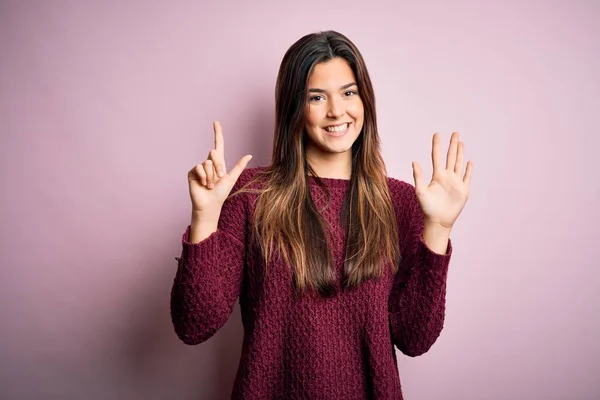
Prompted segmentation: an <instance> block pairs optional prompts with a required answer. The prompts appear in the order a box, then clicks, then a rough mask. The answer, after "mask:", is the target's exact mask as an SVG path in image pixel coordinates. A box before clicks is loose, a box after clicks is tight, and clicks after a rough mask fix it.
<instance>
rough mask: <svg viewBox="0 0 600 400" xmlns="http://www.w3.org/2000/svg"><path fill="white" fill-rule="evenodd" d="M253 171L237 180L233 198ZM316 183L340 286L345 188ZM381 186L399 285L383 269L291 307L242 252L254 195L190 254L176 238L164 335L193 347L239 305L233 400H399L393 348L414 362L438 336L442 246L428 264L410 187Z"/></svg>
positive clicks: (279, 281) (272, 278)
mask: <svg viewBox="0 0 600 400" xmlns="http://www.w3.org/2000/svg"><path fill="white" fill-rule="evenodd" d="M258 170H259V169H258V168H253V169H247V170H245V171H244V172H243V173H242V175H241V177H240V179H239V180H238V182H237V183H236V186H235V187H234V189H233V190H234V191H235V190H236V189H237V188H239V187H240V185H244V184H245V183H247V182H248V181H249V180H250V179H251V178H252V177H253V176H254V174H256V172H257V171H258ZM310 179H311V184H310V188H311V194H312V196H313V199H314V201H315V204H316V206H317V209H323V208H324V206H325V205H326V202H327V196H326V195H325V192H324V191H323V189H322V188H320V187H319V186H317V185H316V183H315V182H314V181H313V180H312V178H310ZM323 182H324V183H325V184H326V186H327V187H328V189H329V191H330V193H331V200H330V204H329V205H328V206H327V207H326V208H325V210H324V212H323V217H324V219H325V220H326V221H327V223H328V224H329V225H330V228H331V230H332V232H333V235H332V237H333V238H334V241H333V242H332V243H331V245H332V250H333V253H332V254H333V256H334V257H335V260H336V268H337V271H338V276H339V275H340V272H341V271H342V259H341V257H340V254H343V247H344V246H343V244H344V236H345V233H344V232H343V230H342V229H341V221H340V211H341V208H342V202H343V199H344V194H345V192H346V191H347V189H348V185H349V181H348V180H343V179H323ZM388 185H389V188H390V193H391V196H392V202H393V206H394V210H395V214H396V219H397V221H396V222H397V224H398V230H399V239H400V243H399V246H400V251H401V256H402V261H401V262H400V269H399V271H398V273H396V274H395V275H394V274H393V273H392V272H391V271H390V270H389V269H387V272H386V273H385V274H384V276H383V277H381V278H380V279H378V280H370V281H367V282H365V283H363V284H362V285H361V286H359V287H358V288H356V289H353V290H349V291H344V290H342V291H340V292H338V294H337V295H335V296H334V297H331V298H322V297H319V296H318V295H316V294H314V293H309V294H308V295H307V296H305V297H303V298H301V299H300V298H298V297H296V296H295V294H294V289H293V286H292V272H291V269H290V268H289V266H287V265H286V264H284V263H283V262H282V261H281V259H275V260H273V261H270V262H269V265H268V271H266V270H265V265H264V261H263V259H262V256H261V254H260V252H259V250H258V246H257V245H256V243H252V242H251V240H250V237H251V235H250V233H251V224H252V216H253V203H254V201H253V200H254V199H255V198H256V195H254V194H247V193H244V194H242V195H239V196H234V197H232V198H230V199H228V200H227V201H226V202H225V204H224V205H223V208H222V212H221V216H220V220H219V225H218V229H217V231H216V232H215V233H213V234H212V235H211V236H209V237H208V238H206V239H204V240H203V241H202V242H200V243H197V244H191V243H189V242H188V234H189V227H188V228H187V229H186V231H185V233H184V235H183V242H182V246H183V250H182V254H181V258H180V259H179V267H178V269H177V274H176V276H175V281H174V284H173V290H172V293H171V317H172V320H173V325H174V328H175V332H176V333H177V335H178V336H179V338H180V339H181V340H182V341H183V342H185V343H187V344H198V343H201V342H204V341H205V340H207V339H209V338H210V337H211V336H213V335H214V334H215V332H217V330H219V328H221V327H222V326H223V325H224V324H225V322H226V321H227V319H228V318H229V316H230V314H231V312H232V309H233V306H234V304H235V302H236V301H237V299H238V298H239V302H240V307H241V313H242V323H243V326H244V340H243V344H242V354H241V360H240V364H239V368H238V371H237V375H236V379H235V383H234V387H233V393H232V399H246V400H255V399H265V400H266V399H269V400H270V399H286V400H291V399H302V400H307V399H319V400H321V399H323V400H325V399H327V400H334V399H343V400H352V399H394V400H397V399H402V393H401V389H400V378H399V375H398V366H397V360H396V352H395V349H394V345H395V346H397V347H398V349H399V350H400V351H401V352H402V353H404V354H406V355H408V356H412V357H414V356H418V355H420V354H423V353H425V352H426V351H427V350H429V348H430V347H431V346H432V345H433V343H434V342H435V341H436V339H437V337H438V336H439V334H440V332H441V330H442V326H443V323H444V313H445V295H446V277H447V272H448V264H449V261H450V256H451V252H452V246H451V244H449V245H448V249H447V252H446V254H445V255H439V254H436V253H434V252H432V251H431V250H430V249H429V248H428V247H427V245H426V244H425V242H424V241H423V239H422V235H421V234H422V230H423V212H422V211H421V208H420V205H419V202H418V200H417V197H416V195H415V191H414V187H413V186H412V185H409V184H408V183H405V182H402V181H399V180H396V179H392V178H389V179H388ZM373 251H376V249H373ZM337 288H338V289H339V288H340V281H339V280H338V282H337Z"/></svg>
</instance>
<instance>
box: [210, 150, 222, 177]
mask: <svg viewBox="0 0 600 400" xmlns="http://www.w3.org/2000/svg"><path fill="white" fill-rule="evenodd" d="M208 159H209V160H211V161H212V162H213V163H214V167H215V171H216V174H217V176H218V177H219V178H222V177H223V176H225V174H226V173H227V167H226V166H225V156H224V155H223V153H222V152H219V151H217V150H216V149H212V150H211V151H210V152H209V153H208Z"/></svg>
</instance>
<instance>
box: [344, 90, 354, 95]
mask: <svg viewBox="0 0 600 400" xmlns="http://www.w3.org/2000/svg"><path fill="white" fill-rule="evenodd" d="M355 94H356V90H346V91H345V92H344V96H354V95H355Z"/></svg>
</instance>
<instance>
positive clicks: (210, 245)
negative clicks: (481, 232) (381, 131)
mask: <svg viewBox="0 0 600 400" xmlns="http://www.w3.org/2000/svg"><path fill="white" fill-rule="evenodd" d="M214 138H215V148H214V149H213V150H211V151H210V154H209V156H208V159H207V160H206V161H204V162H203V163H202V164H198V165H196V166H195V167H194V168H193V169H192V170H191V171H189V173H188V181H189V190H190V197H191V200H192V218H191V224H190V225H189V226H188V227H187V229H186V231H185V233H184V235H183V243H182V246H183V250H182V254H181V258H179V259H178V260H179V267H178V270H177V274H176V277H175V281H174V285H173V290H172V296H171V314H172V320H173V324H174V327H175V331H176V332H177V335H178V336H179V337H180V338H181V340H182V341H184V342H185V343H187V344H198V343H201V342H203V341H205V340H207V339H209V338H210V337H211V336H212V335H214V334H215V332H217V331H218V330H219V329H220V328H221V327H222V326H223V325H224V324H225V322H226V321H227V319H228V317H229V315H230V313H231V311H232V309H233V306H234V304H235V302H236V301H237V299H238V298H239V302H240V306H241V313H242V322H243V326H244V340H243V344H242V354H241V359H240V364H239V369H238V372H237V376H236V379H235V384H234V388H233V393H232V398H234V399H250V400H251V399H304V400H306V399H344V400H349V399H401V398H402V394H401V385H400V378H399V375H398V367H397V360H396V353H395V349H394V345H395V346H396V347H397V348H398V349H399V350H400V351H401V352H403V353H404V354H406V355H408V356H413V357H414V356H418V355H420V354H423V353H425V352H426V351H427V350H428V349H429V348H430V347H431V346H432V345H433V343H434V342H435V341H436V339H437V337H438V335H439V334H440V332H441V330H442V326H443V322H444V314H445V294H446V276H447V272H448V264H449V261H450V256H451V252H452V246H451V242H450V239H449V238H450V232H451V230H452V227H453V225H454V223H455V221H456V219H457V218H458V216H459V214H460V212H461V211H462V209H463V207H464V205H465V203H466V201H467V197H468V194H469V181H470V177H471V170H472V164H471V162H469V163H467V165H466V166H465V165H464V161H463V158H464V155H463V154H464V150H463V143H462V142H460V141H459V136H458V134H457V133H453V134H452V137H451V140H450V145H449V148H448V151H447V159H446V163H445V164H443V160H442V154H441V149H440V143H439V138H438V135H437V134H435V135H433V149H432V160H433V178H432V180H431V181H430V182H429V183H426V182H425V181H424V179H423V178H424V177H423V174H422V170H421V168H420V166H419V165H418V164H417V163H413V173H414V179H415V186H412V185H410V184H408V183H405V182H402V181H399V180H396V179H393V178H388V177H387V175H386V169H385V165H384V162H383V159H382V157H381V154H380V143H379V135H378V132H377V123H376V115H375V97H374V93H373V87H372V85H371V81H370V78H369V74H368V72H367V68H366V66H365V63H364V61H363V58H362V56H361V54H360V52H359V51H358V49H357V48H356V47H355V46H354V44H353V43H352V42H351V41H350V40H349V39H348V38H346V37H345V36H343V35H342V34H340V33H337V32H333V31H328V32H323V33H316V34H310V35H307V36H305V37H303V38H301V39H300V40H298V41H297V42H296V43H295V44H294V45H292V47H291V48H290V49H289V50H288V51H287V53H286V54H285V56H284V58H283V61H282V63H281V67H280V70H279V74H278V78H277V85H276V122H275V135H274V142H273V156H272V162H271V164H270V165H269V166H267V167H262V168H250V169H246V165H247V163H248V161H249V160H250V158H251V156H245V157H243V158H242V159H241V160H240V161H239V162H238V163H237V164H236V165H235V166H234V167H233V168H232V169H231V170H230V171H227V168H226V166H225V158H224V141H223V133H222V131H221V126H220V124H219V123H218V122H215V124H214ZM463 168H464V169H465V172H464V174H463Z"/></svg>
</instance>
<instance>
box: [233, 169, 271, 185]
mask: <svg viewBox="0 0 600 400" xmlns="http://www.w3.org/2000/svg"><path fill="white" fill-rule="evenodd" d="M265 170H266V167H252V168H246V169H245V170H244V171H242V173H241V175H240V177H239V178H238V180H237V182H236V184H235V186H234V190H237V189H242V188H247V189H257V188H258V187H259V185H260V182H261V180H260V178H261V174H262V173H263V172H264V171H265ZM246 186H248V187H246Z"/></svg>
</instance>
